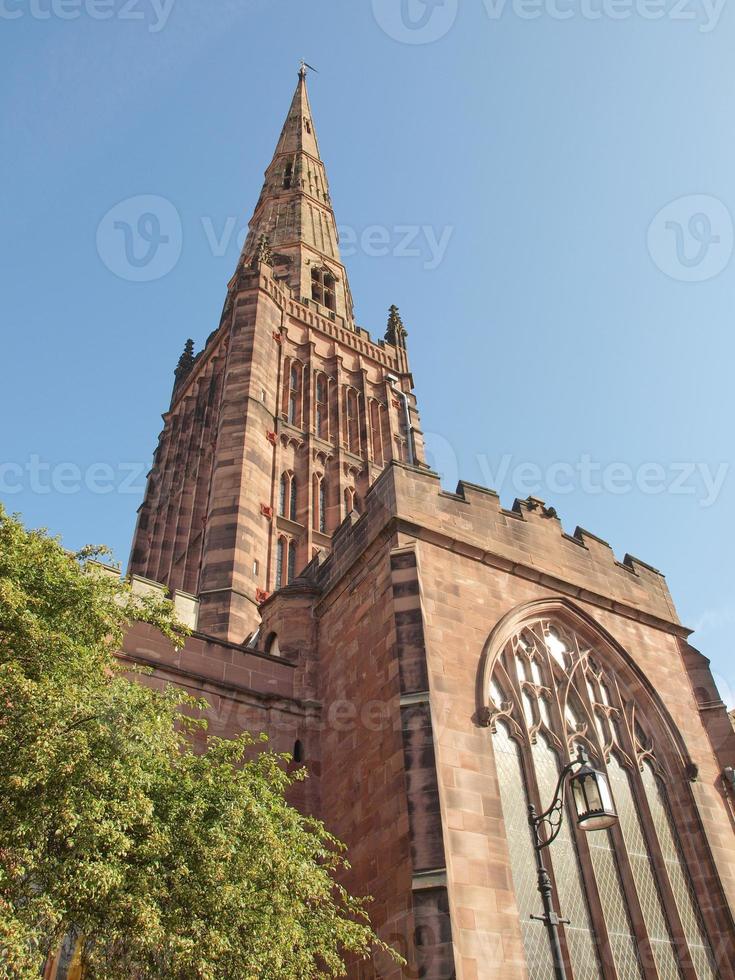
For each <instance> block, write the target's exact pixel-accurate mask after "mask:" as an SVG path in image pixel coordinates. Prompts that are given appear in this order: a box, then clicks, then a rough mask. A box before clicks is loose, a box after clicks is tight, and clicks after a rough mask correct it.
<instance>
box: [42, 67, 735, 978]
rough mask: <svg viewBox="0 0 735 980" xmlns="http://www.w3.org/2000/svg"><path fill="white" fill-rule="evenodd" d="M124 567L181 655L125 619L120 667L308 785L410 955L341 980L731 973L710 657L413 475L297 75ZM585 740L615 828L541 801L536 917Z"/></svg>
mask: <svg viewBox="0 0 735 980" xmlns="http://www.w3.org/2000/svg"><path fill="white" fill-rule="evenodd" d="M131 572H132V573H133V575H132V584H133V589H134V590H137V591H138V592H142V593H145V592H147V591H150V590H151V589H154V590H155V589H157V590H158V591H159V593H160V594H164V593H165V591H166V589H170V590H171V591H172V592H173V593H174V595H173V598H174V602H175V604H176V606H177V609H179V611H180V612H181V613H182V618H185V619H186V621H187V622H188V623H189V625H190V626H191V627H192V635H191V636H190V637H188V638H187V640H186V642H185V644H184V645H183V647H182V648H181V649H173V648H172V645H171V643H170V641H168V640H167V639H165V638H164V637H162V636H161V635H160V634H157V632H156V631H155V630H154V629H153V628H152V627H150V626H146V625H145V624H142V623H136V624H134V625H133V626H132V627H131V629H130V630H129V632H128V634H127V635H126V637H125V640H124V644H123V648H122V650H121V651H120V657H121V658H122V660H123V661H124V662H127V663H135V664H138V665H140V666H144V667H146V668H148V673H146V674H145V675H142V676H141V677H140V679H141V680H142V681H143V683H147V684H151V685H153V686H157V687H162V686H164V685H166V684H174V685H176V686H177V687H183V688H185V689H186V690H188V691H189V692H190V693H192V694H194V695H197V696H203V697H204V698H205V699H206V701H207V703H208V708H207V709H206V711H205V713H206V716H207V720H208V723H209V733H210V734H212V735H222V736H228V737H229V736H235V735H238V734H240V733H241V732H242V731H243V730H248V731H251V732H266V733H268V735H269V738H270V740H271V746H272V747H273V748H274V749H275V750H276V751H278V752H290V753H292V755H293V757H294V759H295V760H298V762H299V763H300V764H303V765H304V766H305V767H306V769H307V771H308V774H309V779H308V780H307V781H306V782H304V783H299V784H298V786H297V787H296V795H295V796H294V799H293V802H294V804H295V805H297V806H299V807H300V808H301V809H302V810H303V811H304V812H307V813H309V814H313V815H315V816H316V817H318V818H319V819H322V820H323V821H324V822H325V824H326V825H327V827H328V828H329V830H330V831H331V832H333V833H334V834H335V835H336V836H337V837H338V838H339V839H341V840H342V841H344V842H345V844H346V845H347V847H348V852H349V858H350V868H349V870H346V871H345V875H344V878H343V884H344V885H345V886H346V887H347V888H348V889H349V890H350V891H351V892H352V893H353V894H361V895H364V894H369V895H372V896H373V898H374V902H373V904H372V905H371V907H370V914H371V919H372V921H373V924H374V926H375V928H376V930H377V931H378V933H379V934H380V936H381V937H382V938H383V939H384V940H385V941H386V942H388V943H390V944H391V945H393V946H395V947H396V948H397V949H399V950H400V951H401V952H402V953H403V954H404V956H405V958H406V960H407V966H406V967H405V968H404V969H403V970H402V969H401V968H399V967H398V966H397V965H396V964H395V963H392V962H390V961H388V960H387V959H386V958H385V957H384V956H383V955H382V954H381V953H380V952H379V951H378V952H376V953H375V956H374V957H373V958H372V959H371V960H369V961H358V962H350V964H349V968H348V976H349V978H350V980H377V978H381V980H401V978H404V977H405V978H409V977H410V978H415V977H422V978H424V980H454V978H458V980H515V978H520V980H548V978H549V977H551V976H554V975H555V970H558V968H559V962H558V957H561V958H562V961H563V962H562V965H563V967H564V971H565V973H566V976H567V977H568V980H735V958H734V957H733V950H734V949H735V847H734V846H733V841H734V838H733V827H735V731H733V728H732V724H731V722H730V719H729V717H728V715H727V712H726V709H725V705H724V704H723V703H722V700H721V698H720V695H719V693H718V691H717V688H716V685H715V682H714V679H713V677H712V674H711V672H710V669H709V663H708V661H707V659H706V657H704V656H703V655H702V654H701V653H699V652H698V651H697V650H696V649H695V648H694V647H693V646H691V645H690V642H689V637H690V634H691V631H690V630H689V629H687V628H686V626H685V625H683V624H682V623H681V622H680V621H679V618H678V615H677V613H676V609H675V606H674V602H673V600H672V597H671V595H670V593H669V589H668V586H667V584H666V580H665V578H664V576H663V575H662V574H661V573H660V572H658V571H657V570H656V569H655V568H653V567H652V566H650V565H648V564H647V563H646V562H643V561H640V560H639V559H636V558H633V557H631V556H630V555H626V556H625V557H624V558H623V559H622V560H618V559H617V558H616V557H615V555H614V554H613V551H612V549H611V548H610V546H609V545H608V544H607V543H606V542H605V541H604V540H602V539H601V538H599V537H597V535H595V534H592V533H590V532H589V531H586V530H584V529H583V528H577V529H576V530H575V531H574V532H573V533H567V531H565V530H564V528H563V527H562V524H561V521H560V519H559V517H558V515H557V512H556V510H555V508H554V507H549V506H546V504H545V503H544V501H542V500H539V499H536V498H533V497H529V498H528V499H527V500H517V501H515V503H514V504H513V505H512V507H510V508H506V507H504V506H503V505H502V504H501V501H500V499H499V497H498V495H497V494H496V493H495V492H494V491H492V490H489V489H486V488H483V487H477V486H474V485H472V484H468V483H464V482H460V484H459V485H458V486H457V488H456V490H455V491H454V492H449V491H448V490H446V489H444V488H442V486H441V484H440V481H439V477H438V475H437V474H436V473H433V472H432V471H431V470H430V469H429V468H428V467H427V466H426V464H425V461H424V452H423V444H422V437H421V433H420V430H419V422H418V415H417V412H416V402H415V399H414V396H413V393H412V379H411V375H410V373H409V368H408V362H407V354H406V331H405V329H404V326H403V323H402V321H401V317H400V314H399V312H398V310H397V309H396V308H395V307H391V308H390V312H389V317H388V325H387V330H386V332H385V337H384V339H383V340H381V341H378V342H374V341H372V340H371V339H370V336H369V334H368V333H367V331H365V330H362V329H360V328H359V327H358V326H356V325H355V321H354V317H353V310H352V299H351V295H350V289H349V285H348V282H347V276H346V273H345V269H344V266H343V265H342V263H341V260H340V254H339V247H338V240H337V231H336V224H335V219H334V214H333V211H332V205H331V201H330V198H329V192H328V188H327V180H326V175H325V172H324V166H323V164H322V161H321V157H320V154H319V148H318V145H317V142H316V136H315V133H314V124H313V120H312V115H311V110H310V107H309V102H308V98H307V93H306V78H305V72H304V71H303V70H302V71H301V73H300V75H299V81H298V87H297V89H296V94H295V96H294V99H293V102H292V105H291V108H290V110H289V114H288V117H287V119H286V123H285V126H284V128H283V132H282V134H281V137H280V139H279V141H278V145H277V147H276V152H275V155H274V157H273V160H272V162H271V164H270V166H269V167H268V169H267V171H266V177H265V183H264V186H263V190H262V193H261V196H260V199H259V201H258V204H257V206H256V209H255V213H254V215H253V218H252V221H251V223H250V234H249V236H248V239H247V241H246V243H245V246H244V248H243V252H242V255H241V257H240V260H239V262H238V265H237V269H236V272H235V275H234V277H233V278H232V281H231V282H230V284H229V287H228V292H227V298H226V302H225V307H224V311H223V313H222V318H221V321H220V325H219V327H218V328H217V330H215V331H214V333H212V335H211V336H210V338H209V340H208V341H207V344H206V345H205V347H204V350H203V351H201V352H200V353H199V354H195V351H194V347H193V344H192V343H191V342H187V345H186V347H185V349H184V352H183V354H182V355H181V358H180V360H179V363H178V366H177V368H176V372H175V384H174V392H173V397H172V401H171V406H170V408H169V411H168V412H167V413H166V414H165V416H164V429H163V432H162V434H161V438H160V444H159V446H158V449H157V452H156V457H155V460H154V465H153V469H152V471H151V474H150V479H149V483H148V487H147V491H146V496H145V500H144V502H143V505H142V507H141V510H140V518H139V522H138V527H137V530H136V534H135V542H134V547H133V556H132V561H131ZM110 573H111V574H113V575H115V576H116V577H117V574H118V573H117V570H115V569H110ZM182 593H184V594H183V595H182ZM186 593H188V595H187V594H186ZM197 606H198V609H199V617H198V620H197ZM256 629H257V633H256ZM248 638H249V639H248ZM246 639H247V640H248V642H244V641H245V640H246ZM580 748H584V750H585V751H586V752H587V753H588V754H589V757H590V759H591V760H592V761H593V763H594V766H595V767H596V768H597V769H598V770H599V771H600V772H601V773H602V774H603V775H605V776H606V779H607V780H608V782H609V785H610V787H611V793H612V796H613V797H614V801H615V803H616V805H617V811H618V815H619V819H618V820H617V821H616V823H615V824H614V825H613V826H610V828H609V829H608V830H598V831H596V832H592V833H589V834H588V833H587V831H586V830H585V828H584V827H583V826H581V825H580V823H579V822H578V821H577V820H576V819H575V812H574V808H573V806H572V805H571V800H570V799H569V793H567V804H566V805H565V804H564V803H563V802H560V804H559V806H560V808H557V809H554V808H553V807H552V809H551V810H550V811H549V814H552V815H556V817H558V818H559V819H561V820H562V822H561V823H558V824H557V829H558V830H559V839H558V840H556V841H555V842H553V843H552V842H551V841H549V842H548V843H549V845H550V846H549V847H548V849H547V850H545V851H544V855H545V856H544V862H545V867H546V873H547V874H548V875H549V877H550V880H551V881H552V883H553V892H554V899H553V915H552V916H551V917H547V918H546V919H544V920H543V921H542V920H541V919H540V918H539V913H540V912H541V911H542V906H541V899H540V896H539V894H538V891H537V883H536V865H535V861H536V854H535V848H534V841H533V838H532V836H531V834H530V830H529V825H528V820H527V814H528V807H529V805H530V806H533V807H534V808H535V810H536V812H539V813H540V812H543V811H544V810H546V808H547V807H549V805H550V804H551V802H552V800H553V799H554V794H555V791H556V787H557V785H558V779H559V776H560V773H563V772H566V771H567V766H568V765H569V763H570V760H572V759H573V758H575V757H576V756H577V753H578V751H579V749H580ZM562 818H563V819H562ZM551 927H553V928H554V929H555V930H556V933H557V939H558V942H557V943H556V944H552V943H551V942H550V941H549V935H547V932H548V931H549V929H550V928H551ZM555 948H556V949H557V952H556V953H553V949H555ZM555 958H556V959H557V962H556V963H554V962H552V960H553V959H555ZM556 975H559V974H558V973H556ZM57 980H59V978H58V977H57Z"/></svg>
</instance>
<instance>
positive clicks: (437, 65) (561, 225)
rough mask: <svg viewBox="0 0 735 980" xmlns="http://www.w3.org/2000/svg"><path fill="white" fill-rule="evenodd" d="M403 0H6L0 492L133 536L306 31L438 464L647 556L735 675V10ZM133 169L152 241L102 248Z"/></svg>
mask: <svg viewBox="0 0 735 980" xmlns="http://www.w3.org/2000/svg"><path fill="white" fill-rule="evenodd" d="M403 3H404V5H403V6H401V2H400V0H355V2H350V3H345V2H344V0H343V2H337V0H315V2H309V3H296V2H293V0H292V2H286V0H274V2H271V3H266V2H260V0H255V2H226V0H225V2H220V3H217V4H213V3H207V4H205V3H204V2H201V0H200V2H199V3H195V2H193V0H157V2H154V0H33V2H31V0H3V2H2V3H0V20H3V21H4V23H3V24H2V31H1V32H0V46H1V47H0V55H1V60H2V65H3V68H2V73H3V85H2V87H1V88H0V104H1V105H2V113H1V117H2V122H1V123H0V125H1V126H2V137H3V146H4V148H5V153H4V157H3V166H4V169H5V174H4V179H3V180H2V182H1V183H0V203H1V205H2V208H1V213H2V215H3V223H4V227H3V234H2V245H1V246H0V247H1V248H2V255H1V257H0V258H1V265H2V269H3V273H4V276H3V280H4V285H3V295H2V300H3V302H2V306H3V311H4V315H3V321H2V323H3V347H2V365H3V372H2V387H1V388H0V419H2V442H1V443H0V464H2V466H3V467H4V468H3V469H2V470H0V477H1V481H0V482H1V483H2V487H1V488H0V495H2V498H3V500H4V502H5V504H6V505H7V506H9V508H10V509H11V510H17V511H20V512H21V513H22V514H23V516H24V518H25V519H26V521H27V522H28V523H29V524H32V525H46V526H48V527H49V528H50V529H52V530H53V531H54V532H55V533H59V534H61V535H62V536H63V539H64V542H65V543H66V544H67V545H68V546H70V547H77V546H79V545H81V544H83V543H86V542H88V541H92V542H102V541H104V542H107V543H109V544H110V545H111V546H112V547H113V548H114V550H115V552H116V554H117V556H118V558H119V559H121V560H122V561H123V563H124V562H125V561H126V560H127V552H128V547H129V541H130V537H131V534H132V529H133V525H134V519H135V510H136V507H137V505H138V503H139V501H140V496H141V494H142V488H143V474H144V473H145V470H146V468H147V466H148V463H149V461H150V458H151V454H152V451H153V449H154V447H155V443H156V438H157V434H158V431H159V428H160V414H161V412H163V411H165V409H166V407H167V403H168V397H169V393H170V385H171V381H172V371H173V368H174V366H175V363H176V360H177V358H178V355H179V353H180V351H181V349H182V347H183V344H184V341H185V340H186V338H187V337H189V336H191V337H193V338H194V339H195V340H196V342H197V345H198V346H199V345H200V344H201V343H203V341H204V340H205V338H206V337H207V335H208V334H209V332H210V331H211V330H212V329H213V328H214V327H215V325H216V324H217V322H218V318H219V314H220V310H221V306H222V302H223V299H224V291H225V284H226V282H227V280H228V278H229V277H230V275H231V273H232V271H233V268H234V265H235V262H236V259H237V254H238V250H239V245H238V235H239V233H240V232H242V231H243V229H244V228H245V227H246V225H247V221H248V219H249V217H250V213H251V211H252V208H253V206H254V204H255V201H256V198H257V194H258V191H259V189H260V186H261V182H262V173H263V170H264V169H265V167H266V165H267V163H268V162H269V159H270V156H271V153H272V151H273V148H274V146H275V141H276V139H277V136H278V133H279V131H280V127H281V124H282V121H283V118H284V116H285V113H286V110H287V107H288V103H289V100H290V97H291V94H292V90H293V87H294V85H295V81H296V68H297V65H298V61H299V59H300V58H301V57H304V58H305V59H306V60H307V61H308V62H310V63H311V64H313V65H315V66H317V67H318V68H319V69H320V73H319V74H318V75H314V76H312V77H311V79H310V94H311V101H312V107H313V109H314V113H315V118H316V122H317V129H318V133H319V138H320V143H321V149H322V155H323V157H324V158H325V161H326V164H327V168H328V173H329V177H330V182H331V189H332V196H333V200H334V203H335V209H336V212H337V219H338V222H339V223H340V225H342V226H343V241H345V242H346V243H347V245H348V248H347V249H346V250H347V251H348V253H353V254H348V257H347V265H348V269H349V272H350V278H351V284H352V290H353V293H354V296H355V300H356V309H357V316H358V321H359V322H360V323H361V325H363V326H364V327H366V328H368V329H369V330H370V331H371V332H372V333H373V334H376V335H378V336H380V335H382V331H383V330H384V326H385V319H386V310H387V307H388V306H389V305H390V304H391V303H397V304H398V305H399V306H400V308H401V312H402V314H403V318H404V321H405V323H406V326H407V327H408V330H409V349H410V355H411V361H412V367H413V371H414V376H415V379H416V388H417V394H418V396H419V399H420V405H421V410H422V418H423V423H424V429H425V431H426V433H427V434H428V442H429V446H430V447H431V450H432V459H433V462H434V464H435V466H436V467H437V468H438V469H439V470H440V471H441V472H442V474H443V477H444V480H445V483H446V485H447V486H448V487H450V488H452V487H453V483H454V482H455V481H456V479H457V477H458V476H460V475H461V476H462V477H463V478H465V479H467V480H469V481H472V482H476V483H483V484H491V485H494V486H495V487H496V489H498V490H499V491H500V493H501V497H502V500H503V503H504V504H505V505H506V506H510V505H511V503H512V501H513V498H514V497H515V496H527V495H528V493H529V492H533V493H535V494H536V495H538V496H541V497H543V498H545V499H546V500H547V502H549V503H551V504H553V505H554V506H555V507H556V508H557V510H558V511H559V514H560V516H561V517H562V520H563V523H564V525H565V527H566V529H567V530H569V531H573V530H574V528H575V526H576V525H578V524H579V525H581V526H583V527H585V528H588V529H589V530H591V531H593V532H594V533H595V534H597V535H599V536H601V537H603V538H605V539H606V540H608V541H609V542H610V543H611V545H612V546H613V548H614V550H615V552H616V554H617V555H618V556H619V557H621V558H622V556H623V555H624V554H625V552H626V551H628V552H630V553H632V554H634V555H636V556H637V557H640V558H642V559H643V560H645V561H647V562H648V563H650V564H653V565H655V566H656V567H658V568H661V569H662V570H663V571H664V572H665V573H666V575H667V579H668V582H669V585H670V588H671V590H672V592H673V594H674V597H675V599H676V601H677V604H678V608H679V611H680V614H681V618H682V620H683V621H684V623H685V624H687V625H688V626H690V627H693V628H696V633H695V636H694V639H693V642H694V643H695V645H697V646H698V647H699V648H700V649H702V651H703V652H704V653H705V654H706V655H707V656H709V657H711V658H712V661H713V669H714V671H715V673H716V675H717V678H718V681H719V683H720V686H721V689H722V692H723V695H724V696H725V697H726V699H727V700H728V701H729V702H730V703H731V704H732V703H733V701H735V694H733V692H735V664H734V662H733V655H732V651H731V642H730V637H731V634H732V631H733V627H734V626H735V599H734V598H733V572H732V568H731V563H730V555H731V554H732V553H733V550H734V549H735V535H734V534H733V520H732V513H733V509H734V508H735V476H734V475H733V473H732V472H731V469H732V463H733V446H732V436H731V425H732V419H733V414H734V413H733V409H734V408H735V406H734V405H733V387H732V383H731V364H732V360H733V353H734V347H735V345H734V342H733V335H732V320H733V317H732V310H733V293H734V292H735V261H733V258H732V250H733V234H732V218H731V216H730V215H731V213H732V212H733V211H734V210H735V167H734V166H733V151H734V149H735V144H734V141H733V135H732V106H733V103H734V101H735V99H734V95H735V93H734V92H733V88H734V87H735V75H734V74H733V72H732V69H731V66H732V49H733V44H734V43H735V20H734V14H733V10H732V8H730V9H723V7H722V5H721V3H720V2H719V0H508V2H506V3H503V0H463V2H461V3H458V2H457V0H443V3H441V2H439V3H435V5H433V6H432V5H425V4H424V3H423V2H422V0H403ZM141 195H145V196H146V197H148V199H149V200H148V203H150V200H151V199H155V202H156V203H155V204H154V205H152V207H153V212H154V213H155V214H156V215H158V216H159V219H160V220H159V225H158V226H152V225H145V227H143V232H144V233H145V234H146V235H148V236H149V237H151V239H156V238H157V236H160V235H164V236H168V241H167V243H166V248H165V249H162V251H161V252H160V255H161V256H162V258H161V262H163V265H162V266H155V265H151V266H150V267H145V265H140V263H139V265H138V266H137V267H136V268H138V270H139V271H138V272H134V271H133V272H131V269H133V266H129V267H128V269H127V272H126V270H125V269H124V268H123V269H121V268H120V258H119V255H118V257H117V259H116V258H115V255H114V254H113V251H114V249H113V239H115V229H114V222H115V221H116V220H117V221H119V222H122V224H123V225H124V224H125V223H126V222H127V223H128V224H130V223H131V222H132V220H133V219H132V217H131V215H133V214H134V213H135V208H136V207H138V205H139V203H140V202H138V201H137V199H138V198H139V197H140V196H141ZM131 198H133V199H136V200H134V201H133V203H130V199H131ZM120 202H126V203H123V204H120ZM115 205H120V206H119V208H118V209H117V210H116V211H115V212H113V213H112V214H110V213H109V212H110V211H111V209H112V208H113V207H114V206H115ZM110 229H113V230H112V231H111V230H110ZM179 247H180V254H179ZM111 250H112V251H111ZM167 255H168V257H169V259H170V261H169V259H167V258H166V256H167ZM156 261H158V259H156ZM168 265H170V266H171V268H170V271H166V267H167V266H168ZM140 269H142V271H140ZM121 272H122V277H121V275H120V273H121ZM163 272H165V273H166V274H161V273H163ZM149 273H150V275H151V278H150V279H149V281H133V280H134V279H135V278H136V277H137V278H138V279H141V278H142V279H145V277H146V275H148V274H149ZM153 275H155V276H156V277H155V278H153V277H152V276H153ZM100 489H102V490H104V491H106V492H100ZM93 491H94V492H93Z"/></svg>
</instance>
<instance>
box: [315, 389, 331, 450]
mask: <svg viewBox="0 0 735 980" xmlns="http://www.w3.org/2000/svg"><path fill="white" fill-rule="evenodd" d="M328 430H329V406H328V403H327V379H326V378H325V377H324V375H323V374H320V375H318V376H317V379H316V412H315V431H316V434H317V435H318V436H319V437H320V439H327V438H329V431H328Z"/></svg>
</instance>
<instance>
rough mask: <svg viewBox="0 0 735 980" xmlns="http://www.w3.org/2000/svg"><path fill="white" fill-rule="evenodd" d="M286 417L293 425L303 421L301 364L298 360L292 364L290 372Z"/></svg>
mask: <svg viewBox="0 0 735 980" xmlns="http://www.w3.org/2000/svg"><path fill="white" fill-rule="evenodd" d="M286 394H287V409H286V418H287V419H288V421H289V422H290V423H291V425H299V424H300V422H301V365H300V364H299V362H298V361H294V362H293V363H292V364H291V369H290V370H289V372H288V390H287V393H286Z"/></svg>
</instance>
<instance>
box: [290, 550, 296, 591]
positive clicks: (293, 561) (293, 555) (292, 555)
mask: <svg viewBox="0 0 735 980" xmlns="http://www.w3.org/2000/svg"><path fill="white" fill-rule="evenodd" d="M295 578H296V542H295V541H289V544H288V581H289V583H291V582H293V580H294V579H295Z"/></svg>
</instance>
